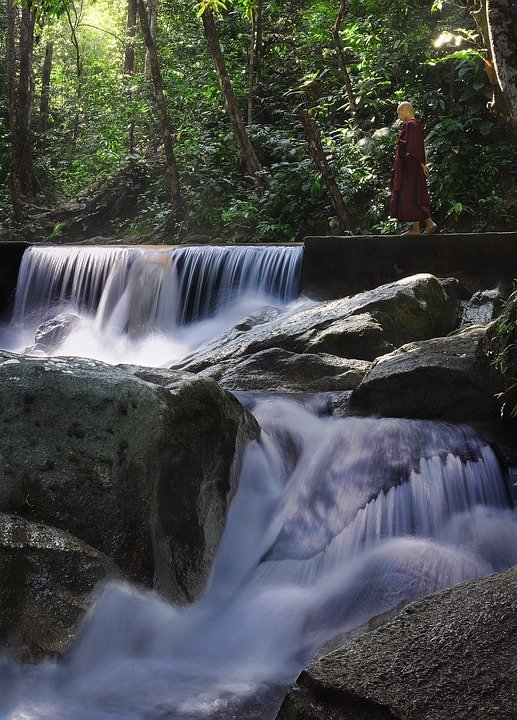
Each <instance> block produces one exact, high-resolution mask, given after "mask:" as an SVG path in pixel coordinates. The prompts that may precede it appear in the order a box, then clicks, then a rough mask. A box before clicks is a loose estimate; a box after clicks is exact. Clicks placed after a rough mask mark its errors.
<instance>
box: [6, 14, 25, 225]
mask: <svg viewBox="0 0 517 720" xmlns="http://www.w3.org/2000/svg"><path fill="white" fill-rule="evenodd" d="M6 19H7V34H6V74H7V109H8V115H9V130H10V139H11V162H10V168H9V191H10V194H11V203H12V206H13V211H14V217H15V219H16V221H17V222H21V221H22V219H23V213H22V207H21V199H20V189H19V182H18V176H17V167H16V160H15V158H16V155H17V153H16V152H15V143H16V49H15V45H16V38H15V35H16V10H15V8H14V5H13V1H12V0H7V6H6Z"/></svg>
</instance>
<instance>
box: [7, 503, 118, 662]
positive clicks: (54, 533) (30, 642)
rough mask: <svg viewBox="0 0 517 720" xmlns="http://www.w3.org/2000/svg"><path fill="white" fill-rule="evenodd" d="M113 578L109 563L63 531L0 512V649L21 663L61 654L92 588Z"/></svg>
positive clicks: (113, 569)
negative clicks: (42, 656) (50, 654)
mask: <svg viewBox="0 0 517 720" xmlns="http://www.w3.org/2000/svg"><path fill="white" fill-rule="evenodd" d="M117 576H120V570H119V569H118V568H117V566H116V565H115V563H113V562H112V561H111V560H110V559H109V558H108V557H106V556H105V555H103V554H102V553H100V552H98V551H97V550H94V549H93V548H92V547H90V546H89V545H87V544H86V543H83V542H81V540H78V539H77V538H74V537H72V536H71V535H69V534H68V533H66V532H63V531H62V530H58V529H57V528H54V527H50V526H48V525H44V524H43V523H34V522H30V521H29V520H25V519H24V518H22V517H20V516H16V515H9V514H6V513H0V577H1V578H2V582H1V583H0V648H1V649H2V651H3V652H9V654H10V655H11V656H15V657H17V658H19V659H21V660H34V659H36V658H38V657H39V656H41V655H47V654H49V653H60V652H62V651H63V650H64V648H65V646H66V644H67V643H68V642H69V640H70V639H71V637H72V635H73V631H74V629H75V627H76V625H77V622H78V621H79V619H80V617H81V616H82V615H83V613H84V612H85V611H86V609H87V608H88V607H89V605H90V603H91V596H90V594H91V592H92V590H93V588H94V587H95V586H96V584H97V583H98V582H100V581H101V580H105V579H108V578H109V579H112V578H114V577H117Z"/></svg>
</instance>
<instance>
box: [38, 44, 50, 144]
mask: <svg viewBox="0 0 517 720" xmlns="http://www.w3.org/2000/svg"><path fill="white" fill-rule="evenodd" d="M53 56H54V43H53V42H48V43H47V46H46V48H45V59H44V61H43V69H42V71H41V95H40V101H39V129H40V133H41V134H42V135H44V134H45V133H46V132H47V130H48V120H49V115H50V78H51V75H52V59H53Z"/></svg>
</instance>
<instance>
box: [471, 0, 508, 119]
mask: <svg viewBox="0 0 517 720" xmlns="http://www.w3.org/2000/svg"><path fill="white" fill-rule="evenodd" d="M472 15H473V17H474V19H475V21H476V24H477V26H478V29H479V31H480V33H481V35H482V37H483V41H484V43H485V46H486V48H487V50H488V54H489V61H488V62H487V63H486V69H487V74H488V77H489V80H490V82H491V83H492V86H493V89H494V96H493V99H492V104H491V105H492V108H493V109H494V110H495V112H497V113H498V114H499V115H501V117H502V118H503V119H504V120H505V122H506V123H508V124H509V125H510V127H512V128H513V129H514V130H517V10H516V9H515V5H514V4H512V2H511V0H483V3H482V5H481V8H480V9H479V10H477V11H475V12H473V13H472Z"/></svg>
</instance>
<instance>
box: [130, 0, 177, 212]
mask: <svg viewBox="0 0 517 720" xmlns="http://www.w3.org/2000/svg"><path fill="white" fill-rule="evenodd" d="M137 11H138V17H139V19H140V27H141V29H142V35H143V37H144V42H145V45H146V48H147V52H148V56H149V65H150V68H151V77H152V80H153V88H154V97H155V100H156V107H157V108H158V115H159V117H160V126H161V132H162V141H163V149H164V152H165V161H166V163H167V177H168V183H169V191H170V197H171V203H172V206H173V209H174V211H175V212H176V213H181V212H183V210H184V201H183V198H182V194H181V188H180V179H179V173H178V168H177V164H176V157H175V155H174V143H173V139H172V129H171V123H170V120H169V113H168V111H167V105H166V103H165V97H164V94H163V79H162V74H161V70H160V64H159V61H158V53H157V50H156V43H155V42H154V39H153V36H152V34H151V28H150V26H149V16H148V14H147V8H146V6H145V2H144V0H137Z"/></svg>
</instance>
